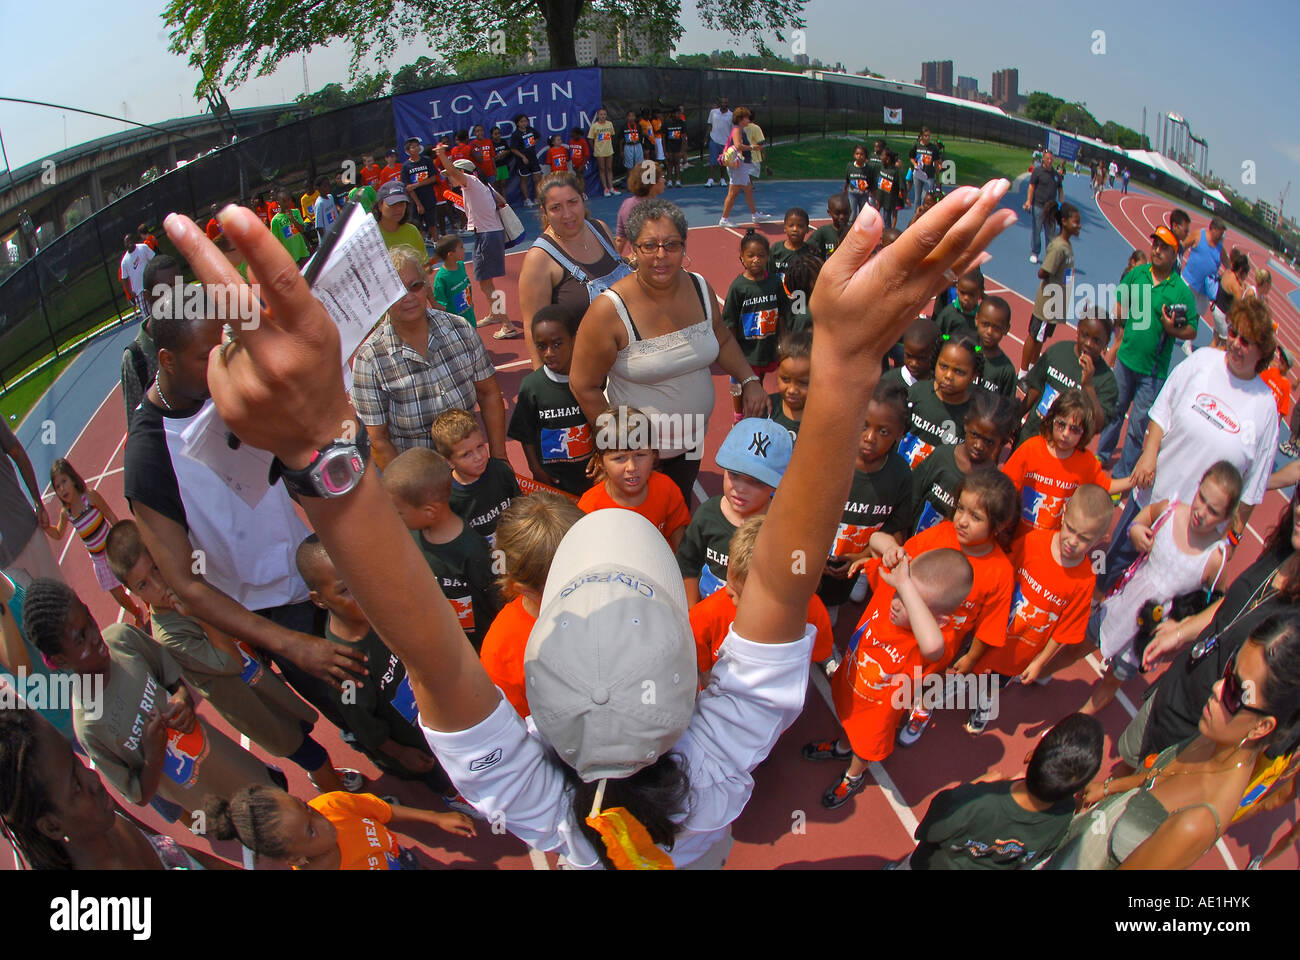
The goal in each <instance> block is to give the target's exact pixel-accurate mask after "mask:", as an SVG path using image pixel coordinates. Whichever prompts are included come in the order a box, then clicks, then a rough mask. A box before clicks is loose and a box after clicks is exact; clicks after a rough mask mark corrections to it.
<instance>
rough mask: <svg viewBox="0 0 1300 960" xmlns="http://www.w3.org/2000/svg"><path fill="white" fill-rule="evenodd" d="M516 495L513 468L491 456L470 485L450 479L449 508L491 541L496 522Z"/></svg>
mask: <svg viewBox="0 0 1300 960" xmlns="http://www.w3.org/2000/svg"><path fill="white" fill-rule="evenodd" d="M517 496H519V482H518V481H517V480H516V479H515V471H514V468H513V467H511V466H510V464H509V463H507V462H506V461H504V460H498V459H496V458H495V457H493V458H491V459H489V460H488V465H487V468H486V469H485V470H484V471H483V475H482V476H481V477H479V478H478V479H477V480H475V481H474V482H473V483H470V484H463V483H461V482H460V481H459V480H457V479H456V478H455V477H452V478H451V499H450V501H449V502H450V504H451V509H452V512H453V513H455V514H456V515H457V516H458V517H460V518H461V519H462V520H464V521H465V522H466V523H467V524H469V525H470V526H471V527H473V528H474V530H475V532H477V533H478V534H480V535H481V536H484V537H486V538H487V542H488V543H489V544H491V543H492V542H493V540H494V538H495V534H496V529H497V519H498V518H499V517H500V516H501V511H503V510H504V509H505V508H506V507H508V506H510V501H511V500H512V499H514V498H515V497H517Z"/></svg>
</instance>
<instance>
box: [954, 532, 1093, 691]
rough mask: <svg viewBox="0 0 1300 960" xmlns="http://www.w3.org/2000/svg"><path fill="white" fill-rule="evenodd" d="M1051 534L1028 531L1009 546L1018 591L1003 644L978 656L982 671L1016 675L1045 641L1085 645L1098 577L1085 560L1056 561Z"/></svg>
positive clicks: (1010, 675)
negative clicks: (1065, 563) (1063, 563)
mask: <svg viewBox="0 0 1300 960" xmlns="http://www.w3.org/2000/svg"><path fill="white" fill-rule="evenodd" d="M1055 536H1056V531H1054V530H1031V531H1029V533H1027V534H1025V535H1024V536H1023V537H1021V538H1020V539H1019V540H1018V541H1016V543H1015V545H1014V546H1013V547H1012V548H1011V565H1012V567H1014V568H1015V571H1016V588H1015V593H1014V596H1013V598H1012V602H1011V617H1010V620H1009V621H1008V623H1007V642H1006V643H1005V644H1004V645H1003V646H1002V647H1000V648H998V649H994V650H989V651H988V652H987V653H985V654H984V656H983V657H981V658H980V661H979V663H978V664H976V669H977V670H978V671H979V672H980V673H988V672H993V673H1000V674H1002V675H1003V676H1006V677H1015V676H1019V675H1020V674H1022V673H1024V671H1025V667H1027V666H1029V664H1030V662H1031V661H1032V660H1033V659H1034V657H1036V656H1038V654H1039V652H1040V651H1041V650H1042V649H1043V647H1045V646H1047V642H1048V641H1049V640H1055V641H1056V642H1057V643H1059V644H1072V643H1081V642H1083V639H1084V633H1085V631H1086V630H1087V627H1088V613H1089V611H1090V610H1091V608H1092V591H1093V589H1094V588H1095V587H1096V585H1097V575H1096V574H1095V573H1093V572H1092V564H1091V563H1090V562H1089V560H1088V559H1087V558H1086V557H1085V558H1084V559H1083V561H1081V562H1080V563H1078V564H1075V565H1074V566H1073V567H1069V568H1068V569H1067V568H1066V567H1062V566H1061V565H1060V564H1059V563H1057V562H1056V560H1055V559H1054V558H1053V557H1052V538H1053V537H1055Z"/></svg>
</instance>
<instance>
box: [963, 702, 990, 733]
mask: <svg viewBox="0 0 1300 960" xmlns="http://www.w3.org/2000/svg"><path fill="white" fill-rule="evenodd" d="M988 725H989V711H988V710H984V709H981V708H980V707H976V708H975V709H974V710H972V711H971V712H970V719H969V720H967V721H966V732H967V733H970V734H974V735H975V736H979V735H980V734H981V733H983V732H984V731H985V730H986V729H988Z"/></svg>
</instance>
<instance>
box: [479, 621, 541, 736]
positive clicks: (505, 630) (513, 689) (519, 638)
mask: <svg viewBox="0 0 1300 960" xmlns="http://www.w3.org/2000/svg"><path fill="white" fill-rule="evenodd" d="M536 622H537V618H536V617H534V616H533V615H532V614H531V613H529V612H528V611H527V610H525V609H524V598H523V597H515V598H514V599H513V600H511V601H510V602H509V603H507V604H506V605H505V606H504V607H502V608H501V612H500V613H498V614H497V617H496V619H495V620H493V621H492V626H490V627H488V632H487V634H486V635H485V636H484V637H483V647H482V649H481V650H479V655H478V657H479V660H480V661H482V663H483V669H484V670H486V671H487V675H488V679H490V680H491V681H492V682H493V683H495V684H496V685H497V686H498V687H500V688H501V692H502V693H504V694H505V695H506V699H507V700H509V701H510V706H512V707H514V708H515V711H516V712H517V713H518V714H519V716H521V717H523V718H524V719H528V714H529V713H531V712H532V711H531V710H529V709H528V694H527V688H526V687H525V686H524V648H525V647H527V646H528V635H529V634H530V633H532V632H533V624H535V623H536Z"/></svg>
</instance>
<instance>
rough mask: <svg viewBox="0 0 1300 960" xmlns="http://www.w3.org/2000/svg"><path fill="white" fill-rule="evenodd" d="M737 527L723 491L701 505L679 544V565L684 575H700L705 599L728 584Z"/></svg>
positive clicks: (702, 593)
mask: <svg viewBox="0 0 1300 960" xmlns="http://www.w3.org/2000/svg"><path fill="white" fill-rule="evenodd" d="M735 533H736V528H735V526H733V525H732V522H731V521H730V520H728V519H727V517H726V515H725V514H724V513H723V512H722V494H718V495H717V496H716V497H712V498H710V499H708V500H706V501H704V503H702V504H700V506H699V508H698V509H697V510H696V511H695V515H694V516H693V517H691V523H690V526H688V527H687V528H686V533H685V534H684V535H683V536H682V542H681V544H680V545H679V546H678V547H677V567H678V569H680V570H681V571H682V576H683V577H698V578H699V580H700V598H701V599H703V598H705V597H707V596H709V595H711V594H713V593H715V592H716V591H718V590H721V589H722V588H723V587H725V586H726V584H727V567H728V564H729V562H730V559H731V538H732V537H733V536H734V535H735Z"/></svg>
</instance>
